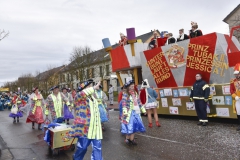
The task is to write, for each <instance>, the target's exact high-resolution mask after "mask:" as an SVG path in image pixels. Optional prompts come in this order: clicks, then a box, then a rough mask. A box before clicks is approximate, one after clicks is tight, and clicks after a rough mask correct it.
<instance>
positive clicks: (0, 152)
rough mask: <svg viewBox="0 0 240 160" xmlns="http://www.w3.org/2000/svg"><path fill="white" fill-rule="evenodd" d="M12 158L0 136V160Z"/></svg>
mask: <svg viewBox="0 0 240 160" xmlns="http://www.w3.org/2000/svg"><path fill="white" fill-rule="evenodd" d="M12 159H13V156H12V154H11V152H10V151H9V149H8V147H7V144H6V143H5V142H4V140H3V138H2V137H1V135H0V160H12Z"/></svg>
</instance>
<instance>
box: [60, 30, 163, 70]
mask: <svg viewBox="0 0 240 160" xmlns="http://www.w3.org/2000/svg"><path fill="white" fill-rule="evenodd" d="M157 32H158V33H159V34H160V32H159V31H158V30H157ZM152 35H153V31H152V30H151V32H148V33H145V34H143V35H140V36H137V37H136V39H141V40H142V42H143V43H144V42H146V41H147V40H148V39H149V38H150V37H151V36H152ZM116 47H118V44H114V45H112V48H113V49H114V48H116ZM89 54H91V58H92V61H91V62H92V64H94V63H98V62H101V61H104V60H106V61H107V60H110V56H108V53H107V52H106V51H105V49H100V50H98V51H94V52H92V53H89ZM73 64H74V62H71V63H70V64H69V65H68V66H66V67H65V68H64V69H63V70H62V72H66V71H68V70H69V69H70V66H71V65H73Z"/></svg>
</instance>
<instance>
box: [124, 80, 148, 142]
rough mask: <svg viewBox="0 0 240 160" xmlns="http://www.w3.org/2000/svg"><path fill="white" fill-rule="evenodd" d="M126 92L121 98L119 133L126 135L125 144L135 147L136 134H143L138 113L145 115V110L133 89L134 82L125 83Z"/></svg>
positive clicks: (142, 126)
mask: <svg viewBox="0 0 240 160" xmlns="http://www.w3.org/2000/svg"><path fill="white" fill-rule="evenodd" d="M126 88H127V91H126V93H123V97H122V108H123V115H122V125H121V133H123V134H125V135H126V140H125V142H126V144H130V145H136V144H137V143H136V142H135V140H134V136H135V133H136V132H145V131H146V130H145V127H144V125H143V122H142V119H141V116H140V113H141V112H142V113H144V114H146V110H145V108H144V107H143V106H142V104H141V102H140V99H139V96H138V94H137V92H136V91H135V89H134V81H133V80H130V81H129V82H128V83H126Z"/></svg>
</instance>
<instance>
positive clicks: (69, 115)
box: [63, 104, 74, 119]
mask: <svg viewBox="0 0 240 160" xmlns="http://www.w3.org/2000/svg"><path fill="white" fill-rule="evenodd" d="M63 113H64V119H74V116H73V114H72V112H71V111H70V110H69V107H68V106H67V105H66V104H64V111H63Z"/></svg>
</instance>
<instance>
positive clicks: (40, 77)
mask: <svg viewBox="0 0 240 160" xmlns="http://www.w3.org/2000/svg"><path fill="white" fill-rule="evenodd" d="M64 67H65V65H62V66H60V67H56V68H53V69H50V70H47V71H45V72H42V73H39V74H38V75H37V76H36V79H38V80H47V79H48V78H49V77H50V76H52V75H53V74H54V73H56V72H58V71H60V70H61V69H63V68H64Z"/></svg>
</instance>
